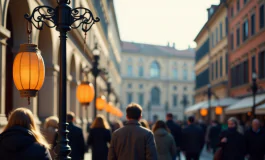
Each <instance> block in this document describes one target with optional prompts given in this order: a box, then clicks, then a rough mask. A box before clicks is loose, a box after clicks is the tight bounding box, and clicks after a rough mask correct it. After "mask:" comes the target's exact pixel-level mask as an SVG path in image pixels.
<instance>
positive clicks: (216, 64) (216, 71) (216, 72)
mask: <svg viewBox="0 0 265 160" xmlns="http://www.w3.org/2000/svg"><path fill="white" fill-rule="evenodd" d="M215 76H216V79H218V77H219V74H218V60H217V61H216V62H215Z"/></svg>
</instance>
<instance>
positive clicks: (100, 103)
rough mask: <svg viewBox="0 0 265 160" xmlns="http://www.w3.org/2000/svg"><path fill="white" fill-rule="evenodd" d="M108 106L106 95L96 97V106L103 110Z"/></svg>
mask: <svg viewBox="0 0 265 160" xmlns="http://www.w3.org/2000/svg"><path fill="white" fill-rule="evenodd" d="M106 106H107V102H106V97H105V96H103V95H102V96H100V97H98V98H97V99H96V107H97V109H98V110H100V111H101V110H103V109H105V108H106Z"/></svg>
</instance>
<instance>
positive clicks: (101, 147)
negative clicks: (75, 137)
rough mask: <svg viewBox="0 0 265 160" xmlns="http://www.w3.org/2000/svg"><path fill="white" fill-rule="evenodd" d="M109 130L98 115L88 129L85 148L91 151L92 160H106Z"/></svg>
mask: <svg viewBox="0 0 265 160" xmlns="http://www.w3.org/2000/svg"><path fill="white" fill-rule="evenodd" d="M110 139H111V128H110V126H109V124H108V122H107V121H106V119H105V117H104V116H103V115H98V116H97V117H96V119H95V120H94V122H93V123H92V125H91V127H90V133H89V136H88V139H87V148H89V147H91V149H92V160H107V159H108V145H109V143H110Z"/></svg>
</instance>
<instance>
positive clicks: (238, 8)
mask: <svg viewBox="0 0 265 160" xmlns="http://www.w3.org/2000/svg"><path fill="white" fill-rule="evenodd" d="M236 8H237V11H239V10H240V0H237V3H236Z"/></svg>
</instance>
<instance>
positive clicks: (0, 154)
mask: <svg viewBox="0 0 265 160" xmlns="http://www.w3.org/2000/svg"><path fill="white" fill-rule="evenodd" d="M0 159H1V160H51V156H50V153H49V151H48V149H46V148H45V147H44V146H42V145H40V144H39V143H37V142H36V139H35V137H34V136H33V134H32V133H31V131H30V130H28V129H26V128H23V127H20V126H15V127H11V128H9V129H7V130H6V131H5V132H3V133H2V134H1V135H0Z"/></svg>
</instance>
